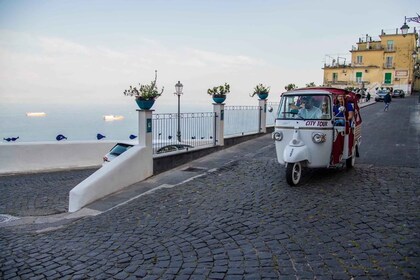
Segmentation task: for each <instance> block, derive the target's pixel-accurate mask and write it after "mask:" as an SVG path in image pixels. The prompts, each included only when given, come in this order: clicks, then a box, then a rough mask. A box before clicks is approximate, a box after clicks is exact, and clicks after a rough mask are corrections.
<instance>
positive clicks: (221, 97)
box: [213, 95, 226, 104]
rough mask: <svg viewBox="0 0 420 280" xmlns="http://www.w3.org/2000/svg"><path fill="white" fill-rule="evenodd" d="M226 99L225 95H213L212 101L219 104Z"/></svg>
mask: <svg viewBox="0 0 420 280" xmlns="http://www.w3.org/2000/svg"><path fill="white" fill-rule="evenodd" d="M225 100H226V95H213V101H214V102H215V103H217V104H221V103H223V102H224V101H225Z"/></svg>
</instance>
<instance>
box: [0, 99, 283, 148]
mask: <svg viewBox="0 0 420 280" xmlns="http://www.w3.org/2000/svg"><path fill="white" fill-rule="evenodd" d="M155 107H156V108H155ZM137 109H138V107H137V105H136V104H135V103H134V102H130V103H128V104H125V103H124V104H90V105H79V104H78V105H75V104H55V105H54V104H48V105H40V104H8V105H6V104H0V143H21V142H45V141H57V136H59V135H62V136H63V137H65V138H67V139H66V141H89V140H93V141H96V140H98V138H97V136H98V134H100V135H102V136H105V137H104V138H102V139H105V140H112V141H125V140H130V136H132V135H134V136H137V134H138V112H137ZM153 109H154V114H163V113H176V112H177V104H169V105H163V104H159V106H154V107H153ZM212 111H213V107H212V105H211V104H207V105H200V104H184V105H183V106H181V113H201V112H212ZM275 112H276V111H274V112H272V113H268V112H267V123H268V124H269V123H274V119H275V116H274V114H275ZM27 113H45V115H43V116H32V117H30V116H27ZM255 114H256V113H255V111H249V112H248V111H247V110H241V111H240V112H229V113H226V111H225V135H232V134H235V133H237V134H240V133H241V132H243V131H249V130H250V129H251V131H252V130H253V129H258V128H257V127H258V116H257V115H255ZM111 115H113V116H122V118H121V119H115V120H106V118H105V116H111ZM229 116H230V117H229ZM12 139H16V141H12ZM8 140H9V141H8Z"/></svg>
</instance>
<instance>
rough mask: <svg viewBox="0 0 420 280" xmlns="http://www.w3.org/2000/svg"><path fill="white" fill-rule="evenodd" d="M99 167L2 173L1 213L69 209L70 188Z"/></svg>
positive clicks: (39, 213) (38, 213) (47, 212)
mask: <svg viewBox="0 0 420 280" xmlns="http://www.w3.org/2000/svg"><path fill="white" fill-rule="evenodd" d="M95 170H96V169H84V170H73V171H61V172H49V173H34V174H20V175H14V176H0V191H1V195H0V214H9V215H13V216H42V215H52V214H57V213H63V212H66V211H68V204H69V192H70V190H71V189H72V188H74V187H75V186H76V185H77V184H79V183H80V182H81V181H83V180H84V179H86V178H87V177H89V176H90V175H91V174H92V173H93V172H94V171H95Z"/></svg>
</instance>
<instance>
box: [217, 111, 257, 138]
mask: <svg viewBox="0 0 420 280" xmlns="http://www.w3.org/2000/svg"><path fill="white" fill-rule="evenodd" d="M260 111H261V108H260V106H225V116H224V134H225V136H236V135H245V134H251V133H258V132H259V131H260V128H259V123H260V113H261V112H260Z"/></svg>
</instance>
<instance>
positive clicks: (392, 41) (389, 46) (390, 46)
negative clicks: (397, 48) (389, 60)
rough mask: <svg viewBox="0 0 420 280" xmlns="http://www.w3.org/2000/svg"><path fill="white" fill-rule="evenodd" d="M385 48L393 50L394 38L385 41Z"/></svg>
mask: <svg viewBox="0 0 420 280" xmlns="http://www.w3.org/2000/svg"><path fill="white" fill-rule="evenodd" d="M386 50H387V51H393V50H394V40H388V41H386Z"/></svg>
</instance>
